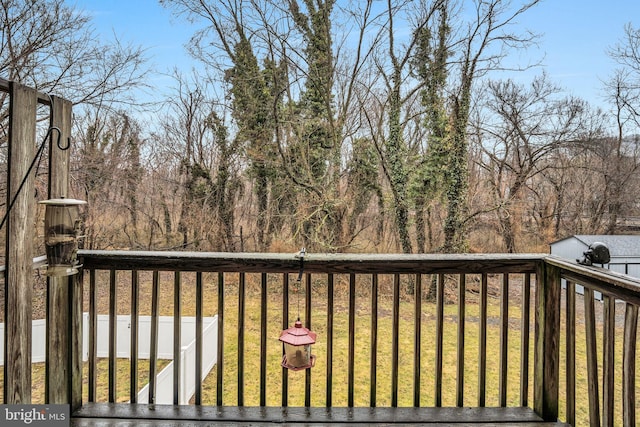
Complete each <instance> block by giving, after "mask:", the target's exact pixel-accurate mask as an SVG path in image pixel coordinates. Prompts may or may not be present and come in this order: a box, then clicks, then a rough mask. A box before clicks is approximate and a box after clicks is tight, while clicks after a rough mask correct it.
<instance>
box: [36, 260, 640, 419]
mask: <svg viewBox="0 0 640 427" xmlns="http://www.w3.org/2000/svg"><path fill="white" fill-rule="evenodd" d="M80 255H81V260H82V263H83V265H84V268H83V272H82V274H81V275H79V276H78V279H79V281H80V283H84V294H85V298H84V299H85V301H84V305H85V310H87V311H88V312H89V319H90V320H89V331H88V332H89V334H88V335H89V361H88V363H87V364H86V367H85V368H84V373H83V374H82V375H83V377H84V379H85V380H87V381H88V386H85V390H84V391H85V395H84V397H79V396H78V393H82V387H78V385H79V384H81V382H80V381H79V378H77V376H78V372H82V367H81V366H77V367H71V369H69V370H68V372H70V373H71V375H73V378H70V379H69V381H68V384H70V385H71V386H70V387H71V390H69V391H68V395H69V401H70V402H74V401H78V400H80V401H84V402H98V401H105V402H123V403H122V404H126V403H124V402H127V401H129V402H131V403H135V402H136V401H137V398H138V397H137V391H138V390H139V389H140V388H141V386H142V385H143V384H141V383H143V382H144V383H146V382H147V381H148V382H149V395H148V400H149V402H154V401H155V399H156V393H157V390H156V385H157V383H156V381H157V375H158V370H159V368H160V365H159V361H158V354H157V350H155V349H157V344H158V342H159V341H161V340H165V339H168V338H171V337H167V336H162V335H160V334H159V332H158V331H159V329H158V319H159V318H160V316H161V315H167V314H168V315H169V316H171V317H172V319H173V328H174V329H173V339H174V342H173V349H174V350H173V353H174V355H173V363H174V370H173V384H174V387H173V403H174V404H178V403H179V390H178V384H179V383H180V380H181V378H180V376H181V375H183V374H181V370H180V369H179V366H180V365H181V364H184V363H186V361H185V360H181V352H180V334H181V328H180V326H181V321H182V318H183V316H187V315H193V316H195V319H196V320H195V337H196V338H195V340H196V346H195V347H196V355H195V362H196V372H195V379H194V380H195V383H196V389H195V393H194V396H193V399H192V401H191V403H192V404H195V405H203V404H207V405H215V406H218V407H223V406H234V407H238V406H239V407H243V406H281V407H286V406H321V407H358V406H365V407H398V406H413V407H425V406H426V407H440V406H443V407H448V406H453V407H455V406H457V407H485V406H486V407H522V406H525V407H526V406H531V407H533V408H534V410H535V412H536V413H537V414H538V415H540V416H541V417H542V418H543V419H545V420H554V421H555V420H556V419H558V418H560V419H562V420H564V421H566V422H568V423H569V424H572V425H583V424H586V423H589V424H590V425H605V426H606V425H614V424H615V425H620V424H622V425H625V426H632V425H635V419H636V405H635V401H636V399H637V393H636V375H635V365H636V359H637V353H636V331H637V318H638V304H640V281H639V280H637V279H634V278H631V277H629V276H624V275H621V274H617V273H612V272H610V271H607V270H606V269H602V268H598V267H586V266H582V265H578V264H576V263H573V262H569V261H566V260H562V259H559V258H556V257H551V256H546V255H537V254H533V255H526V254H524V255H506V254H505V255H503V254H478V255H371V254H357V255H355V254H354V255H327V254H308V255H307V256H306V257H305V258H304V263H303V264H301V262H300V259H299V258H296V257H295V256H294V255H293V254H290V255H289V254H246V253H240V254H229V253H186V252H125V251H81V254H80ZM299 279H301V280H299ZM576 290H578V291H579V292H576ZM600 298H602V301H600ZM74 301H75V300H74ZM622 310H623V311H622ZM99 313H101V314H108V315H109V319H110V327H109V333H108V347H109V357H108V358H107V360H106V361H99V360H98V357H97V352H96V347H97V339H98V336H97V334H96V332H97V326H96V325H97V323H96V319H97V315H98V314H99ZM622 313H624V314H622ZM119 314H130V315H131V323H130V329H131V334H130V336H129V337H128V339H130V348H131V351H130V354H129V356H128V357H126V358H125V359H122V358H120V359H119V358H118V354H117V342H118V336H117V332H116V330H117V329H116V327H115V322H116V315H119ZM142 314H148V315H150V317H151V319H152V322H151V328H150V332H149V333H150V341H151V346H150V361H149V365H148V368H149V369H148V374H147V373H145V374H144V375H142V374H141V369H140V368H141V365H142V364H141V363H140V360H139V357H138V347H139V345H138V337H139V336H140V331H139V318H140V316H141V315H142ZM213 314H215V315H217V316H218V323H217V327H218V340H217V343H216V344H217V351H218V355H217V357H218V361H217V364H216V366H215V368H214V370H213V371H212V373H211V374H210V375H209V376H208V377H207V379H206V380H204V381H202V380H201V378H202V371H201V369H202V352H203V344H204V343H203V340H202V330H203V318H204V317H205V316H209V315H213ZM297 315H300V317H301V318H302V320H303V322H304V323H305V325H306V326H307V327H309V328H311V329H313V330H315V331H316V332H317V333H318V342H317V343H316V345H314V350H313V352H314V354H315V355H316V356H317V363H316V366H315V367H314V368H312V369H309V370H306V371H304V372H297V373H292V372H289V371H287V370H286V369H285V368H282V367H280V364H279V361H280V358H281V355H282V348H281V343H280V342H279V341H278V335H279V331H280V330H281V329H285V328H287V327H288V326H290V325H291V324H292V322H293V320H295V317H296V316H297ZM68 332H69V333H71V334H74V336H73V337H72V338H73V339H71V340H70V341H72V342H77V341H78V335H76V334H79V333H80V330H79V327H77V324H73V325H71V327H69V328H68ZM618 341H621V345H616V344H617V342H618ZM599 343H600V344H599ZM71 351H78V348H77V346H74V347H73V348H71ZM531 353H533V354H531ZM70 359H71V360H72V363H74V364H78V363H80V362H79V361H81V360H82V358H81V357H71V358H70ZM47 363H48V364H50V365H55V364H56V363H57V361H56V360H48V362H47ZM65 363H66V362H65ZM104 363H106V365H107V366H106V367H104V368H102V367H101V366H102V364H104ZM127 364H128V367H127V366H126V365H127ZM123 366H124V368H125V369H122V368H123ZM127 368H128V369H127ZM145 368H146V365H145ZM53 371H56V370H53ZM120 377H125V381H122V378H120ZM123 389H124V391H123Z"/></svg>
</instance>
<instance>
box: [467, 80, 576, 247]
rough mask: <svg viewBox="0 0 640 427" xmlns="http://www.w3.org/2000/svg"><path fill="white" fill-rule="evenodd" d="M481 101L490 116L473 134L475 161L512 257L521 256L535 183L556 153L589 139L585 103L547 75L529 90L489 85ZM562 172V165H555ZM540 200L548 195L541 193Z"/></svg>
mask: <svg viewBox="0 0 640 427" xmlns="http://www.w3.org/2000/svg"><path fill="white" fill-rule="evenodd" d="M479 98H480V99H482V100H483V102H482V108H484V111H485V114H481V115H480V116H479V117H480V119H479V120H478V121H477V122H475V123H473V128H474V131H473V132H472V135H473V137H474V139H473V140H474V142H475V144H477V148H478V150H479V151H480V152H481V153H482V154H481V155H480V156H479V157H478V158H477V159H476V160H477V161H478V162H479V164H480V166H481V167H482V168H483V170H484V171H485V174H486V176H487V179H488V184H489V188H490V189H491V194H492V195H493V201H492V204H491V205H489V206H488V207H485V209H486V208H488V210H489V211H493V212H494V213H495V215H496V216H497V224H498V226H499V234H500V236H501V237H502V239H503V242H504V247H505V249H506V250H507V252H510V253H513V252H517V250H518V246H517V243H516V237H517V236H518V235H521V233H519V230H518V226H519V224H523V223H526V222H527V220H528V219H529V218H530V215H531V208H530V207H529V202H528V201H527V199H528V198H529V199H530V197H529V196H531V195H532V193H531V187H532V183H533V181H534V179H535V178H536V177H537V176H538V175H539V174H542V173H544V172H545V171H546V170H547V169H548V168H551V167H554V164H553V163H552V162H551V161H550V159H551V158H552V156H553V155H554V153H556V152H558V151H559V150H561V149H562V148H566V147H568V146H573V145H574V144H575V141H577V140H579V139H580V138H581V137H583V136H584V134H586V130H585V128H584V123H585V121H584V120H583V116H584V113H585V109H586V105H585V103H584V101H581V100H578V99H574V98H565V97H562V96H561V90H560V88H558V87H556V86H555V85H553V84H552V83H551V82H550V81H549V80H548V78H547V76H546V75H545V74H542V75H541V76H539V77H537V78H535V79H534V80H533V81H532V82H531V84H530V85H529V86H528V87H525V86H523V85H517V84H515V83H514V82H513V81H511V80H508V81H490V82H489V83H488V84H487V87H486V90H485V91H483V92H482V93H481V94H480V95H479ZM555 166H556V167H557V165H555ZM540 196H541V197H543V198H544V197H547V198H548V195H544V194H540Z"/></svg>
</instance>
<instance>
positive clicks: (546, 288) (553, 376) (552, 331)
mask: <svg viewBox="0 0 640 427" xmlns="http://www.w3.org/2000/svg"><path fill="white" fill-rule="evenodd" d="M537 277H538V288H537V289H536V326H535V359H534V383H533V389H534V398H533V400H534V402H533V404H534V408H535V411H536V413H537V414H539V415H540V416H541V417H542V418H543V419H544V420H545V421H556V420H557V419H558V395H559V384H558V383H559V377H560V373H559V359H560V289H561V286H560V268H559V267H556V266H554V265H551V264H543V265H540V266H539V271H538V275H537Z"/></svg>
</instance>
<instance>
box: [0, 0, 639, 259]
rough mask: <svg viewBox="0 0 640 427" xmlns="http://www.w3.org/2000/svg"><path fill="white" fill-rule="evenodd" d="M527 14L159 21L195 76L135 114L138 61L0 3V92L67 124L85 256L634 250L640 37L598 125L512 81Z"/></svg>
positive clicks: (61, 12)
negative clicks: (40, 96) (614, 245)
mask: <svg viewBox="0 0 640 427" xmlns="http://www.w3.org/2000/svg"><path fill="white" fill-rule="evenodd" d="M538 2H539V0H528V1H515V0H512V1H507V0H475V1H469V2H456V1H453V0H420V1H417V0H416V1H398V0H393V1H392V0H385V1H373V0H371V1H336V0H285V1H274V0H251V1H249V0H246V1H242V0H216V1H205V0H161V1H160V3H161V4H162V5H163V6H164V7H166V8H167V9H169V10H171V11H172V13H173V14H174V15H175V16H176V18H178V19H186V20H188V21H189V22H192V23H193V26H194V33H193V38H192V40H191V41H190V43H189V45H188V49H189V50H190V53H191V54H192V55H193V57H194V58H195V59H196V60H197V61H198V64H200V66H199V67H198V68H197V69H196V70H197V71H195V70H194V71H193V72H188V73H187V72H184V71H182V72H181V71H175V72H174V74H173V76H172V80H173V82H174V87H173V93H172V95H171V96H170V97H169V98H168V99H166V101H165V102H164V103H163V104H162V105H161V106H160V107H161V108H159V109H158V110H157V111H155V112H152V111H151V110H149V109H143V107H145V106H144V105H140V102H136V100H135V99H132V98H131V94H132V93H133V92H132V88H134V87H139V86H140V85H145V84H148V83H149V81H148V80H145V76H146V75H148V74H149V70H148V68H147V67H148V66H147V65H146V64H147V62H146V60H145V58H144V50H143V49H142V48H140V47H136V46H123V45H121V44H118V43H116V44H110V45H108V46H104V47H100V48H98V47H97V46H98V45H99V41H98V40H97V39H96V38H95V37H93V36H92V35H91V32H90V31H89V30H87V28H88V25H89V22H88V21H86V18H82V16H83V15H81V14H78V13H77V12H74V11H73V8H72V7H73V6H70V5H66V4H65V3H64V2H62V1H61V0H49V1H47V2H37V3H38V4H40V3H45V6H44V7H43V9H42V10H41V11H40V12H39V13H41V14H42V16H39V17H36V16H35V15H33V14H35V13H37V10H36V11H32V9H29V8H22V9H21V6H20V5H22V2H17V1H15V0H0V4H2V7H3V8H4V12H5V13H4V15H3V18H2V19H3V20H4V22H3V24H2V25H3V34H4V37H3V39H2V42H3V44H2V53H1V58H0V61H1V62H0V75H1V76H2V77H4V78H7V79H13V80H18V81H22V82H24V83H25V84H29V85H32V86H35V87H37V88H38V89H39V90H41V91H44V92H55V93H57V94H60V95H61V96H64V97H67V98H69V99H72V100H73V101H74V102H75V103H76V106H75V107H74V112H75V119H76V128H75V132H74V140H75V141H74V142H75V145H74V150H75V151H74V154H73V156H74V163H73V172H72V175H73V185H74V188H75V190H76V194H75V196H76V197H78V198H83V199H85V200H87V201H88V202H89V205H88V206H89V207H88V209H87V212H86V221H85V224H86V227H87V228H86V238H85V246H86V247H89V248H122V247H126V248H136V249H188V250H224V251H241V250H242V251H270V250H274V251H281V250H287V251H288V250H291V251H293V250H295V249H296V248H299V247H301V246H306V248H307V249H308V250H310V251H315V252H320V251H335V252H341V251H374V252H397V251H402V252H407V253H416V252H463V251H479V252H489V251H508V252H525V251H546V250H547V248H548V246H547V245H548V243H550V242H551V241H553V240H556V239H558V238H562V237H564V236H567V235H571V234H576V233H582V234H591V233H610V234H612V233H623V232H625V233H627V232H634V231H636V230H637V227H638V226H640V214H639V213H638V206H637V203H636V199H637V195H638V192H639V191H640V190H639V189H640V186H639V185H638V176H639V175H638V167H639V166H640V159H639V158H638V154H639V153H638V148H639V141H638V135H639V134H640V132H639V131H638V130H639V125H640V123H639V122H638V119H639V115H638V113H639V110H638V108H640V97H639V96H638V90H639V88H640V30H638V29H636V28H635V27H634V26H633V25H632V24H629V25H628V26H627V27H625V29H624V37H623V38H621V40H620V42H619V43H618V44H617V45H616V46H612V47H611V49H610V52H608V53H609V54H610V56H611V57H612V58H613V59H615V60H616V61H617V62H618V64H619V68H618V71H616V73H615V74H614V75H612V76H609V78H608V79H607V80H606V82H605V84H603V87H602V90H603V92H604V93H606V94H607V96H608V104H607V105H608V106H609V107H610V108H608V109H607V110H606V111H603V110H599V109H596V108H594V107H593V106H591V105H589V104H588V103H587V102H586V101H585V100H582V99H580V98H577V97H575V96H569V95H567V94H566V93H564V92H563V90H562V88H559V87H557V85H556V84H555V83H554V82H553V81H552V79H551V78H550V77H549V76H547V75H546V74H544V73H539V74H537V75H536V76H535V77H534V78H533V79H531V80H530V81H526V80H525V79H523V78H519V77H518V76H519V75H518V74H517V73H515V72H514V71H515V70H514V68H518V66H514V65H512V64H513V61H511V60H509V55H510V54H514V53H516V52H520V54H521V55H522V53H523V52H524V53H526V52H527V49H528V48H530V47H531V45H532V44H533V43H535V41H536V40H537V36H536V34H535V33H534V32H535V28H533V29H531V30H532V31H534V32H529V31H527V30H526V29H523V28H521V27H519V26H518V25H517V23H518V19H519V18H520V17H522V16H523V15H524V14H526V13H528V12H529V11H530V9H531V8H534V7H536V5H537V3H538ZM53 5H55V6H56V7H58V8H59V9H58V12H57V13H56V14H55V15H53V14H52V15H47V14H48V13H51V12H50V11H51V6H53ZM43 16H49V17H50V18H51V20H52V21H54V22H55V24H56V25H58V26H59V27H55V26H53V27H54V28H58V30H52V29H50V28H51V27H52V26H51V25H50V26H49V27H44V26H42V25H43V24H42V22H43V19H42V18H43ZM7 17H10V18H11V19H9V18H7ZM14 17H15V18H14ZM21 19H22V21H20V20H21ZM15 22H22V24H20V25H18V24H16V23H15ZM29 26H31V28H34V29H38V28H39V29H40V30H42V31H41V32H42V33H43V34H44V33H47V32H49V34H48V38H47V37H45V36H43V39H44V40H46V43H45V42H41V41H36V40H32V39H31V38H30V37H32V35H33V34H36V33H38V31H35V30H32V31H26V30H25V28H28V27H29ZM11 28H20V31H17V30H16V31H14V30H11ZM63 29H64V30H65V31H68V33H66V34H67V36H66V37H60V32H61V31H62V30H63ZM83 34H84V35H86V37H87V38H86V39H82V35H83ZM18 42H20V43H22V45H24V46H25V47H24V48H23V50H24V52H23V53H20V52H21V51H20V49H17V48H16V46H19V45H20V44H19V43H18ZM58 46H63V47H64V49H62V48H57V47H58ZM23 56H24V58H23ZM65 61H67V62H65ZM529 61H530V62H528V63H527V64H525V65H524V66H521V68H522V69H525V68H528V67H530V66H533V65H536V64H535V61H536V58H530V59H529ZM507 69H509V70H510V72H509V73H508V74H507V73H505V71H507ZM505 75H508V76H511V78H503V76H505ZM527 75H530V73H528V74H527ZM2 106H3V111H6V106H7V104H6V100H4V102H3V104H2ZM141 111H143V113H141ZM158 111H159V112H158ZM3 117H6V114H4V115H3ZM5 122H6V120H4V121H3V126H4V127H3V132H5V130H6V126H5ZM4 145H6V144H4ZM5 187H6V186H5Z"/></svg>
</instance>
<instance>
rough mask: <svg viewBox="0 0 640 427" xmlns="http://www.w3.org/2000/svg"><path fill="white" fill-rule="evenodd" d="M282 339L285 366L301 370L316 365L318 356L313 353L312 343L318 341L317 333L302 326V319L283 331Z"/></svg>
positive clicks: (283, 363) (283, 364)
mask: <svg viewBox="0 0 640 427" xmlns="http://www.w3.org/2000/svg"><path fill="white" fill-rule="evenodd" d="M280 341H282V343H283V344H284V355H283V356H282V366H283V367H284V368H287V369H291V370H293V371H300V370H302V369H308V368H312V367H313V366H314V365H315V363H316V357H315V356H314V355H312V354H311V344H315V342H316V333H315V332H313V331H311V330H309V329H307V328H305V327H304V326H302V322H301V321H300V319H298V320H297V321H296V323H295V324H294V326H292V327H290V328H289V329H285V330H284V331H282V333H281V334H280Z"/></svg>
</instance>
